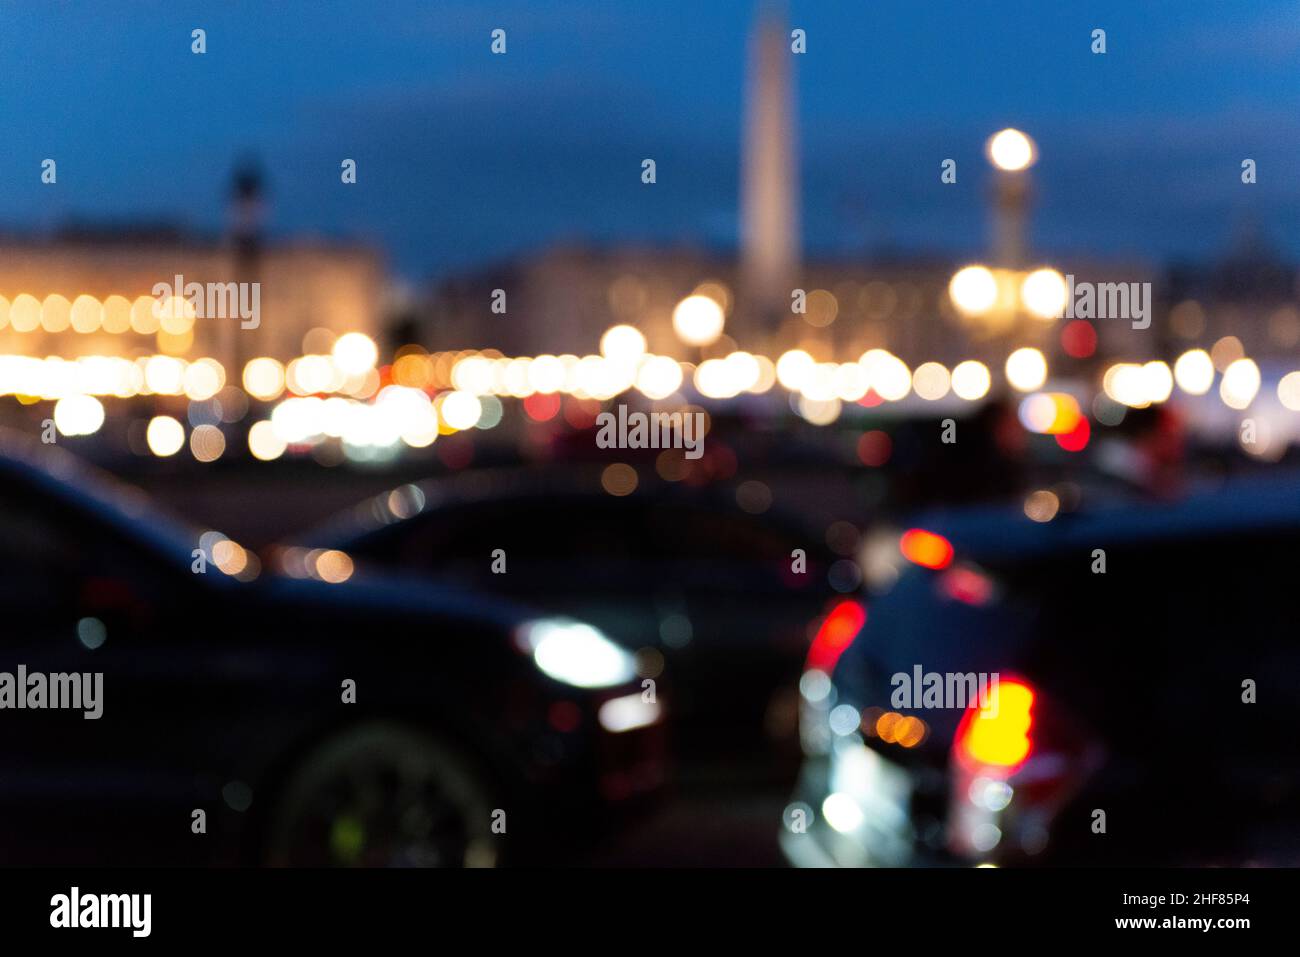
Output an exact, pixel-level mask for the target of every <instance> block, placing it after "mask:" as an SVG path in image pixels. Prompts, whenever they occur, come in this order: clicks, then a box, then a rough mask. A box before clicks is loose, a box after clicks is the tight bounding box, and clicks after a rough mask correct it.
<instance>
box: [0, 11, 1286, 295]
mask: <svg viewBox="0 0 1300 957" xmlns="http://www.w3.org/2000/svg"><path fill="white" fill-rule="evenodd" d="M759 6H760V5H759V4H756V3H750V2H745V0H737V2H734V3H728V4H718V5H703V6H702V5H698V4H691V3H687V2H676V0H669V2H665V3H661V4H658V5H656V6H655V7H654V8H653V9H649V8H644V7H643V6H641V5H636V4H632V3H624V2H615V3H609V4H607V5H604V6H602V7H601V8H600V9H599V10H593V9H592V8H591V7H590V5H586V4H580V3H555V4H548V5H547V7H546V8H545V10H542V9H538V8H537V7H536V6H535V5H530V4H527V3H523V2H502V3H481V4H480V3H472V2H463V3H451V4H433V5H430V4H423V3H393V4H388V5H385V6H382V7H374V8H366V9H365V10H364V11H362V10H359V9H358V8H355V7H352V6H349V5H345V4H333V3H325V4H320V5H318V6H316V7H314V16H313V18H312V22H310V23H304V22H303V18H302V16H301V15H300V13H299V12H298V11H297V10H295V9H290V8H276V7H260V6H259V7H257V8H256V11H255V22H256V23H257V24H258V25H259V26H258V29H257V30H255V31H254V30H252V29H250V28H249V26H248V23H249V20H250V14H251V13H253V12H254V11H253V10H252V9H251V8H250V7H249V6H248V5H245V4H230V5H227V6H222V7H215V6H212V7H210V6H206V5H199V4H186V3H179V4H168V5H161V4H158V5H141V6H140V7H138V8H136V11H135V12H136V13H137V15H135V16H132V17H129V18H123V17H121V16H120V15H119V14H116V13H114V12H112V11H107V10H100V9H97V8H94V7H91V6H89V5H69V6H63V7H49V6H47V5H42V4H30V3H11V4H8V5H6V6H5V8H4V12H3V14H0V19H3V21H4V29H3V30H0V57H3V58H4V59H5V61H6V62H8V63H9V64H11V70H10V74H11V75H10V79H9V82H8V83H7V90H6V93H5V95H4V100H3V103H4V111H3V115H4V116H5V118H6V119H7V120H8V121H9V122H8V124H7V126H8V130H7V133H8V148H7V149H6V150H5V151H4V153H3V155H0V179H3V181H4V182H5V183H6V185H7V188H6V189H5V190H4V192H3V194H0V232H27V231H35V232H42V231H50V230H53V229H56V228H58V227H59V226H61V225H64V224H66V223H68V222H70V221H78V220H80V221H84V220H97V221H113V222H123V221H141V220H155V221H167V222H177V223H180V224H182V225H184V226H187V227H189V228H193V229H195V230H205V231H206V230H219V229H221V228H222V227H223V225H224V217H225V215H226V210H227V203H226V194H227V191H228V189H229V173H230V170H231V169H232V168H233V167H234V166H235V165H236V164H237V163H238V162H240V161H241V159H243V158H244V157H247V156H249V155H255V156H257V157H258V158H259V160H260V162H261V164H262V166H263V167H264V169H265V171H266V175H267V181H268V191H269V195H270V201H271V216H270V219H269V226H270V227H271V229H272V231H273V232H275V233H280V234H294V235H303V234H306V235H312V234H316V235H321V236H325V237H332V238H349V239H354V240H361V241H364V242H368V243H373V244H374V245H376V246H378V247H379V248H380V249H382V250H383V251H384V253H385V255H386V256H387V258H388V261H389V263H390V265H391V266H392V268H393V269H394V270H395V271H396V272H397V273H398V274H399V275H400V276H402V277H403V278H405V279H408V280H411V281H422V280H424V279H427V278H436V277H442V276H446V275H449V274H453V273H456V272H458V271H463V270H466V269H472V268H475V267H478V266H480V265H483V264H487V263H491V262H495V261H500V260H502V259H506V258H509V257H512V256H515V255H518V254H521V253H525V252H533V251H537V250H540V249H543V248H546V247H548V246H551V245H554V244H557V243H584V244H591V245H635V244H648V245H695V246H700V247H707V248H712V249H719V250H732V249H734V248H735V247H736V245H737V237H738V225H739V201H738V200H739V191H740V184H739V161H740V160H739V157H740V143H741V136H742V122H743V115H744V110H743V107H744V86H745V76H746V64H747V53H748V43H747V41H748V37H749V34H750V32H751V29H752V26H753V20H754V16H755V13H756V11H757V9H758V8H759ZM784 6H785V17H786V20H787V21H788V25H789V26H790V27H800V28H802V29H804V30H806V31H807V37H808V41H807V42H808V53H807V54H805V55H802V56H792V60H793V76H794V82H795V92H796V102H797V113H798V119H797V129H798V152H799V169H800V181H801V194H802V232H803V247H804V249H805V250H806V251H807V253H808V254H809V255H811V256H846V257H851V256H858V255H867V254H879V253H881V252H883V251H895V252H900V253H916V252H933V253H940V254H945V255H952V256H971V257H974V256H977V255H979V254H980V253H982V252H983V251H984V250H985V248H986V239H987V207H988V199H989V183H988V180H989V175H988V174H989V171H988V166H987V162H986V161H985V159H984V157H983V152H982V150H983V144H984V140H985V138H986V137H987V135H988V134H989V133H991V132H992V131H994V130H996V129H999V128H1001V127H1003V126H1007V125H1014V126H1019V127H1021V128H1024V129H1026V130H1027V131H1029V132H1030V133H1032V134H1033V136H1034V137H1035V138H1036V140H1037V141H1038V144H1039V147H1040V150H1041V156H1042V159H1041V161H1040V163H1039V164H1038V166H1037V167H1036V168H1035V170H1034V177H1035V183H1036V189H1037V194H1038V195H1037V202H1036V206H1035V209H1034V213H1033V215H1032V223H1033V227H1032V230H1031V247H1032V248H1033V249H1035V250H1037V251H1040V252H1041V253H1043V254H1045V255H1060V254H1068V253H1084V254H1096V255H1104V256H1108V257H1137V258H1145V259H1149V260H1155V261H1166V260H1171V259H1178V258H1209V257H1213V256H1215V255H1218V254H1221V253H1223V252H1225V251H1226V250H1227V249H1228V248H1229V247H1230V246H1231V244H1232V243H1233V242H1234V238H1235V237H1237V236H1239V235H1240V233H1241V232H1242V231H1243V229H1246V228H1249V229H1250V230H1252V231H1254V232H1256V233H1259V234H1262V235H1263V237H1264V238H1265V241H1266V242H1267V243H1269V244H1271V245H1274V246H1276V247H1277V248H1278V249H1279V250H1280V251H1282V252H1283V253H1284V254H1286V255H1288V256H1291V257H1295V256H1297V255H1298V254H1300V231H1298V230H1297V229H1296V227H1295V226H1294V220H1295V218H1296V213H1297V212H1300V177H1294V176H1291V175H1289V174H1288V171H1290V170H1293V169H1294V160H1293V157H1294V156H1295V155H1297V154H1298V153H1300V121H1298V120H1297V118H1296V117H1295V116H1294V115H1293V113H1294V111H1292V110H1291V109H1290V103H1291V102H1293V101H1294V100H1296V98H1297V96H1296V94H1297V93H1300V90H1298V89H1297V86H1300V78H1298V77H1296V76H1295V75H1294V71H1293V69H1292V68H1291V63H1292V61H1293V60H1294V57H1295V54H1296V53H1300V4H1296V3H1242V4H1236V5H1233V6H1232V7H1231V8H1224V7H1223V6H1222V5H1220V4H1215V3H1212V2H1189V3H1184V4H1180V5H1177V6H1174V5H1150V6H1145V7H1142V8H1134V7H1132V6H1130V5H1125V4H1119V3H1096V4H1089V5H1087V6H1085V7H1080V8H1078V9H1074V8H1071V9H1051V8H1044V7H1042V6H1041V5H1039V4H1033V3H1028V2H1019V0H1016V2H1007V3H1002V4H999V5H998V7H997V8H996V10H990V9H980V8H968V7H963V6H958V5H944V6H942V7H937V6H933V5H932V6H928V7H924V8H922V7H917V6H915V5H912V4H905V3H885V4H876V5H872V6H871V7H867V6H866V5H859V4H849V3H830V4H822V3H801V2H797V0H793V2H790V3H788V4H785V5H784ZM195 27H202V28H203V29H205V30H206V31H207V46H208V49H207V53H205V54H204V55H202V56H197V55H195V54H192V53H191V52H190V39H189V37H190V31H191V30H192V29H194V28H195ZM497 27H501V28H503V29H505V30H506V31H507V36H508V53H507V54H506V55H504V56H493V55H492V54H491V53H490V52H489V49H488V45H489V41H490V37H489V34H490V31H491V30H492V29H494V28H497ZM1095 27H1100V28H1103V29H1105V30H1106V31H1107V47H1108V52H1107V53H1106V54H1105V55H1094V54H1093V53H1091V52H1090V50H1089V35H1090V32H1091V30H1092V29H1093V28H1095ZM69 38H76V42H70V40H69ZM1216 62H1217V63H1220V64H1221V69H1216V68H1215V66H1214V65H1215V63H1216ZM47 157H50V158H54V159H55V160H56V161H57V162H58V164H59V165H58V173H59V177H58V183H57V185H55V186H47V185H43V184H42V183H41V182H40V163H41V161H42V160H43V159H45V158H47ZM647 157H649V158H653V159H655V160H656V163H657V167H658V169H657V173H658V182H657V183H656V184H654V185H653V186H646V185H643V184H642V183H641V181H640V170H641V167H640V164H641V161H642V159H643V158H647ZM344 158H353V159H356V160H357V162H358V183H357V185H356V186H347V187H345V186H343V185H342V184H341V183H339V164H340V162H341V161H342V160H343V159H344ZM946 158H953V159H955V160H957V163H958V182H957V184H956V185H953V186H944V185H942V184H941V183H940V181H939V173H940V163H941V161H942V160H944V159H946ZM1245 158H1251V159H1254V160H1255V161H1256V162H1257V164H1258V168H1259V174H1258V175H1259V181H1258V183H1257V184H1255V185H1250V186H1246V185H1243V184H1242V183H1241V180H1240V164H1241V161H1242V160H1243V159H1245ZM326 186H335V187H336V188H334V189H330V188H324V187H326Z"/></svg>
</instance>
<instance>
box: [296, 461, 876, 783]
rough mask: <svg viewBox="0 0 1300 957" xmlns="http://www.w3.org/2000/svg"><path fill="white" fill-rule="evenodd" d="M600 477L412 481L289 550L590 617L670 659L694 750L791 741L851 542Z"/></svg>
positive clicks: (685, 493)
mask: <svg viewBox="0 0 1300 957" xmlns="http://www.w3.org/2000/svg"><path fill="white" fill-rule="evenodd" d="M600 476H601V473H600V469H599V468H594V469H586V470H583V469H576V470H573V469H568V470H563V471H560V470H557V469H551V470H548V472H547V473H546V474H539V473H533V472H523V473H507V472H497V473H488V474H478V475H473V476H464V477H459V478H451V479H440V480H429V481H426V482H423V483H420V484H416V485H406V486H403V487H401V488H397V489H394V490H393V491H391V492H388V493H384V494H381V495H379V496H376V497H374V498H372V499H369V500H367V501H365V502H362V503H361V504H360V505H358V506H357V507H355V508H354V509H352V510H350V511H348V512H346V513H344V514H342V515H340V516H338V517H337V518H335V519H333V520H332V521H330V522H327V523H325V524H323V525H321V526H319V527H318V528H316V529H313V530H310V531H307V532H304V533H303V534H302V535H301V536H299V539H298V540H299V541H300V542H301V543H302V545H301V546H299V547H297V548H291V549H289V550H288V552H287V554H288V556H289V562H288V564H289V565H290V566H291V567H292V566H293V565H294V564H296V563H300V562H301V561H302V555H303V550H304V548H306V547H312V548H322V547H325V548H334V549H339V550H342V551H344V552H346V553H347V554H348V555H350V556H351V557H352V558H353V559H354V560H356V562H357V568H358V572H359V573H360V572H363V571H364V570H365V569H366V568H375V567H378V568H382V569H385V570H392V569H403V570H405V571H407V572H412V573H415V574H419V575H422V576H426V577H428V578H433V579H436V580H438V581H443V582H456V583H459V584H461V585H464V586H465V587H469V588H474V589H476V590H480V591H486V592H492V593H494V594H498V595H503V596H508V597H510V598H514V599H518V600H520V601H524V602H527V603H528V604H529V605H531V606H536V607H539V608H544V609H547V610H550V611H552V612H555V613H557V614H565V615H570V616H573V617H576V618H580V619H582V620H584V621H590V622H592V623H593V624H594V625H596V626H597V627H599V628H601V629H602V631H604V632H605V633H607V634H608V635H609V636H610V637H611V638H612V639H614V640H615V641H618V642H619V643H620V644H622V645H623V646H624V647H626V648H627V649H628V650H630V651H634V652H637V653H638V654H639V661H640V663H641V670H642V674H644V675H646V676H648V677H651V678H656V679H657V678H658V677H659V675H660V673H661V667H660V666H661V665H662V674H663V676H664V678H665V679H666V681H667V685H668V691H669V693H670V694H671V695H672V713H673V725H674V727H680V728H681V730H682V734H681V735H678V736H676V737H677V738H679V739H680V740H679V741H678V744H679V745H680V747H681V748H682V749H683V750H684V752H685V753H686V754H687V755H688V756H697V755H705V754H715V753H717V752H718V750H719V749H725V750H727V751H728V753H729V755H731V756H732V757H734V756H736V755H738V754H745V753H747V754H754V755H757V754H759V753H761V752H760V751H756V750H755V749H756V748H762V747H763V745H764V740H765V739H764V737H763V736H764V733H765V729H766V730H767V731H772V732H773V733H774V734H775V736H776V737H778V738H779V737H780V736H781V729H780V727H779V725H780V724H781V723H782V722H783V721H784V722H785V724H786V726H787V727H788V734H787V736H786V737H787V739H788V740H789V741H790V742H791V748H790V751H791V753H792V754H793V753H794V750H795V749H794V747H793V740H794V737H795V733H796V732H795V709H796V706H795V696H794V695H795V692H794V686H795V683H796V682H797V680H798V674H799V664H800V662H801V661H802V660H803V656H804V653H805V652H806V650H807V646H808V623H809V622H810V621H812V620H813V619H814V618H815V617H816V615H817V614H818V613H819V612H820V611H821V610H822V609H824V607H825V605H826V602H827V600H828V598H829V597H830V596H833V595H834V594H835V592H834V591H832V589H831V588H830V586H829V585H828V583H827V582H828V568H829V567H830V566H831V565H832V563H833V562H834V561H835V560H836V558H837V557H838V556H836V555H835V554H834V553H832V552H831V550H830V549H829V548H828V547H827V546H826V545H825V544H824V542H823V541H822V539H821V536H814V535H812V534H810V533H808V532H805V531H803V530H801V529H800V528H799V527H798V525H797V524H795V523H793V522H791V521H789V520H788V519H784V518H782V517H781V516H780V515H779V514H777V513H776V512H775V511H774V510H766V511H764V512H763V513H762V514H750V513H749V512H746V511H744V510H743V509H742V508H740V507H739V506H738V505H737V502H736V498H735V497H734V494H725V493H724V492H723V491H722V490H720V489H718V488H710V489H682V488H678V487H675V486H670V485H667V484H666V483H665V484H664V485H651V484H650V483H648V482H643V483H642V486H641V487H640V488H638V489H637V490H636V491H634V492H632V493H631V494H628V495H622V496H615V495H611V494H609V493H608V492H607V491H605V490H603V489H602V487H601V477H600ZM647 485H650V487H649V488H647V487H646V486H647ZM763 505H764V508H765V509H766V503H763ZM796 549H799V550H802V552H803V553H804V556H803V557H804V560H805V561H806V568H803V569H802V570H800V571H795V570H794V568H795V565H796V562H795V560H794V558H793V557H792V555H793V553H794V551H795V550H796ZM281 555H282V558H281V560H282V561H283V560H284V555H285V553H284V552H282V553H281ZM855 584H856V583H855ZM783 689H788V695H787V696H786V697H785V698H784V699H782V697H781V692H782V690H783ZM783 713H784V714H785V715H788V718H786V717H783ZM774 725H775V726H776V727H774ZM768 740H770V739H768ZM769 757H770V755H765V756H764V757H763V758H762V761H763V762H764V763H770V762H769V760H768V759H769ZM790 770H791V772H792V771H793V766H791V768H790Z"/></svg>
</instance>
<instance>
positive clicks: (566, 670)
mask: <svg viewBox="0 0 1300 957" xmlns="http://www.w3.org/2000/svg"><path fill="white" fill-rule="evenodd" d="M519 638H520V643H521V644H522V645H523V647H524V649H525V650H526V651H529V652H531V653H532V656H533V663H534V664H536V665H537V667H538V668H539V669H540V670H541V671H542V673H543V674H546V675H548V676H549V677H551V678H554V679H555V680H556V681H563V682H564V683H565V684H567V685H573V686H574V687H575V688H610V687H613V686H615V685H621V684H624V683H626V682H628V681H631V680H632V679H633V678H635V677H636V660H635V659H634V658H633V657H632V656H631V655H630V654H628V652H627V651H625V650H624V649H622V648H620V647H619V646H618V645H616V644H614V642H612V641H610V640H609V639H608V638H606V637H605V636H604V635H603V634H601V633H600V631H598V630H597V629H595V628H593V627H592V626H591V625H588V624H586V623H585V622H580V621H572V620H571V619H567V618H542V619H540V620H538V621H531V622H529V623H528V624H526V625H524V626H523V627H522V628H521V629H520V631H519Z"/></svg>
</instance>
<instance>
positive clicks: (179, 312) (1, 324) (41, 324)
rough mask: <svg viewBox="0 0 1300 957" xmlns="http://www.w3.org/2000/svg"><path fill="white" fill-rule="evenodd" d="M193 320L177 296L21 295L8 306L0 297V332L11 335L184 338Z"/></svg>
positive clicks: (184, 301)
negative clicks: (99, 334)
mask: <svg viewBox="0 0 1300 957" xmlns="http://www.w3.org/2000/svg"><path fill="white" fill-rule="evenodd" d="M195 316H196V311H195V308H194V304H193V303H191V302H190V301H189V300H188V299H185V298H183V297H179V296H168V297H165V298H162V299H158V298H155V297H153V296H137V297H136V298H135V299H134V300H132V299H128V298H127V297H125V296H117V295H113V296H108V297H107V298H106V299H104V300H102V301H101V300H99V299H97V298H95V297H94V296H88V295H80V296H77V297H76V298H74V299H71V300H70V299H68V298H67V297H66V296H62V295H60V294H58V293H51V294H50V295H48V296H46V297H45V298H44V299H38V298H37V297H35V296H33V295H31V294H30V293H21V294H19V295H17V296H15V297H14V299H13V301H12V302H10V301H9V300H8V299H6V298H5V297H4V296H0V330H4V329H6V328H9V329H12V330H13V331H14V332H38V331H45V332H56V333H57V332H64V331H66V330H68V329H71V330H72V331H73V332H80V333H85V334H90V333H95V332H107V333H112V334H123V333H128V332H136V333H139V334H141V335H153V334H154V333H156V332H160V331H161V332H165V333H168V334H170V335H184V334H185V333H186V332H189V331H190V330H191V329H192V328H193V326H194V319H195Z"/></svg>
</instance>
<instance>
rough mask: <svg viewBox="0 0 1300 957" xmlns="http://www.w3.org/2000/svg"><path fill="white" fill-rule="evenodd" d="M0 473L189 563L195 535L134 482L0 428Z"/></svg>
mask: <svg viewBox="0 0 1300 957" xmlns="http://www.w3.org/2000/svg"><path fill="white" fill-rule="evenodd" d="M0 474H3V475H7V476H9V477H11V478H13V479H15V480H16V481H18V482H19V483H21V484H24V485H28V486H32V487H34V488H37V489H39V490H40V491H41V493H43V494H45V495H47V496H49V497H50V498H51V499H53V500H55V501H57V502H59V503H61V504H63V505H65V506H67V507H69V508H71V509H74V510H79V511H82V512H84V513H88V514H89V515H90V516H91V517H92V518H94V519H96V520H98V521H99V522H100V523H102V524H104V525H107V526H109V527H110V528H111V529H113V530H114V531H115V532H117V533H118V534H120V535H122V536H123V537H125V538H128V539H132V540H134V541H136V542H138V543H140V544H141V545H142V546H143V547H145V548H146V549H148V550H149V551H151V552H153V553H154V554H156V555H158V556H159V557H161V558H162V559H163V560H164V561H168V562H172V563H176V564H178V566H180V567H187V566H188V564H189V562H190V557H191V550H192V549H193V548H194V546H195V545H196V544H197V543H198V540H199V538H198V533H197V532H193V531H191V530H190V529H188V528H187V527H186V526H185V525H184V524H183V523H181V522H180V521H178V520H176V519H174V518H172V517H171V516H169V515H166V514H165V513H163V512H161V511H159V510H158V509H157V508H156V507H155V506H154V505H153V503H152V502H151V500H150V499H149V498H148V496H146V495H145V494H144V492H142V491H140V490H139V489H137V488H134V487H133V486H130V485H127V484H125V483H123V482H120V481H118V480H117V479H115V478H114V477H113V476H111V475H109V474H108V473H107V472H104V471H103V470H101V469H99V468H97V467H95V466H94V465H91V464H90V463H89V462H87V461H85V460H84V459H82V458H80V457H78V456H76V455H74V454H72V453H71V452H69V451H67V450H66V449H61V448H59V447H58V446H56V445H45V444H44V443H39V442H36V441H35V440H34V439H32V438H31V437H29V436H26V435H24V434H22V433H19V432H15V431H13V430H12V429H0Z"/></svg>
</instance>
